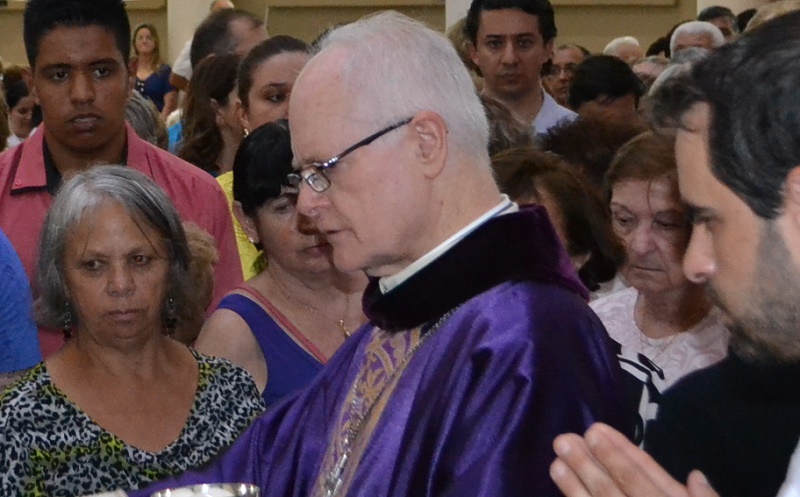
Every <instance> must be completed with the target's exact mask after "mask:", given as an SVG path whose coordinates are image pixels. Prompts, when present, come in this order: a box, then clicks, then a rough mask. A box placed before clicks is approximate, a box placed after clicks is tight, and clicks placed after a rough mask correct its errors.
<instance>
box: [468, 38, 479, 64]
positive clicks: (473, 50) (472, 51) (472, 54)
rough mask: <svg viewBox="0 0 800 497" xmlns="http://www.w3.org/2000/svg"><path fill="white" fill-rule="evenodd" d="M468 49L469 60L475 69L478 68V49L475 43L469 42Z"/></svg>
mask: <svg viewBox="0 0 800 497" xmlns="http://www.w3.org/2000/svg"><path fill="white" fill-rule="evenodd" d="M467 48H468V49H469V58H470V60H471V61H472V63H473V64H475V67H478V48H477V47H476V46H475V43H473V42H469V43H467Z"/></svg>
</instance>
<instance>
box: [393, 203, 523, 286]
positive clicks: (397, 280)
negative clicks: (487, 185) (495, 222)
mask: <svg viewBox="0 0 800 497" xmlns="http://www.w3.org/2000/svg"><path fill="white" fill-rule="evenodd" d="M517 211H519V206H518V205H517V204H515V203H514V202H512V201H511V200H510V199H509V198H508V195H505V194H503V195H501V201H500V203H499V204H497V205H496V206H494V207H492V208H491V209H489V210H488V211H486V213H484V214H483V215H481V216H480V217H479V218H478V219H476V220H474V221H472V222H471V223H469V224H468V225H466V226H465V227H464V228H462V229H461V230H459V231H458V233H456V234H455V235H453V236H451V237H450V238H448V239H447V240H445V241H443V242H442V243H440V244H439V245H437V246H436V247H435V248H434V249H433V250H431V251H430V252H428V253H427V254H425V255H423V256H422V257H420V258H419V259H417V260H416V261H414V262H412V263H411V264H409V265H408V267H406V268H405V269H403V270H402V271H400V272H399V273H395V274H393V275H391V276H386V277H384V278H381V279H380V281H379V282H378V284H379V285H380V289H381V293H387V292H389V291H391V290H393V289H394V288H395V287H396V286H398V285H400V284H401V283H403V282H404V281H405V280H407V279H408V278H410V277H411V276H413V275H414V274H416V273H417V272H419V271H420V270H421V269H422V268H424V267H425V266H427V265H428V264H430V263H431V262H433V261H435V260H436V259H437V258H438V257H439V256H440V255H442V254H444V253H445V252H447V251H448V250H450V249H451V248H452V247H453V246H454V245H455V244H457V243H458V242H460V241H461V240H462V239H463V238H464V237H465V236H467V235H469V234H470V233H472V232H473V231H475V230H476V229H478V228H479V227H480V226H481V225H483V224H484V223H486V222H487V221H489V220H490V219H492V218H495V217H497V216H499V215H502V214H510V213H512V212H517Z"/></svg>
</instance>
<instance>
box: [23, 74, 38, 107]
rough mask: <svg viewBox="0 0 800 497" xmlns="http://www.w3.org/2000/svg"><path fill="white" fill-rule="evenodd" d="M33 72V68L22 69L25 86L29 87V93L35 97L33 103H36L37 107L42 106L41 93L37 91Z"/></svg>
mask: <svg viewBox="0 0 800 497" xmlns="http://www.w3.org/2000/svg"><path fill="white" fill-rule="evenodd" d="M33 71H34V69H33V68H32V67H26V68H24V69H22V79H23V80H25V86H27V87H28V93H30V95H31V96H32V97H33V101H34V102H36V105H40V103H39V91H38V90H37V89H36V85H35V84H34V82H33Z"/></svg>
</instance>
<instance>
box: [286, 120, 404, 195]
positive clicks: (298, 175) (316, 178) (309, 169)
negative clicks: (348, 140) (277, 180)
mask: <svg viewBox="0 0 800 497" xmlns="http://www.w3.org/2000/svg"><path fill="white" fill-rule="evenodd" d="M412 119H413V117H409V118H406V119H403V120H402V121H398V122H396V123H394V124H392V125H391V126H387V127H386V128H383V129H382V130H380V131H378V132H377V133H373V134H371V135H369V136H368V137H366V138H364V139H363V140H361V141H360V142H358V143H356V144H355V145H352V146H350V147H347V148H346V149H345V150H344V152H342V153H340V154H337V155H334V156H333V157H331V158H330V159H328V160H326V161H325V162H312V163H310V164H306V165H304V166H300V167H299V168H297V169H296V170H295V172H293V173H289V175H288V176H287V177H286V178H287V179H288V180H289V184H291V185H292V186H294V187H295V188H300V183H303V182H305V184H307V185H308V186H310V187H311V189H312V190H314V191H315V192H317V193H322V192H324V191H325V190H327V189H328V188H330V186H331V180H329V179H328V177H327V176H326V175H325V172H324V171H325V169H331V168H333V167H335V166H336V164H338V163H339V161H340V160H342V159H344V158H345V156H347V155H348V154H351V153H353V152H355V151H356V150H358V149H359V148H361V147H366V146H367V145H369V144H370V143H372V142H374V141H375V140H377V139H378V138H380V137H381V136H383V135H385V134H386V133H388V132H390V131H393V130H395V129H397V128H399V127H401V126H405V125H406V124H408V123H410V122H411V120H412Z"/></svg>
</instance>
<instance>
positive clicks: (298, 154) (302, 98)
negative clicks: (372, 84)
mask: <svg viewBox="0 0 800 497" xmlns="http://www.w3.org/2000/svg"><path fill="white" fill-rule="evenodd" d="M345 57H346V54H345V53H344V51H343V50H341V49H331V50H327V51H324V52H322V53H320V54H318V55H317V56H315V57H314V58H312V59H311V61H309V63H308V64H306V66H305V68H304V69H303V70H302V72H301V73H300V75H299V76H298V78H297V80H296V81H295V85H294V89H293V91H292V95H291V98H290V100H289V129H290V131H291V135H292V150H293V151H294V154H295V158H296V159H298V160H302V159H305V158H308V155H309V154H312V155H313V154H316V153H318V152H319V151H320V150H325V151H326V152H331V151H330V150H329V149H328V148H326V145H327V144H329V143H335V144H339V143H343V142H346V141H347V138H348V137H352V136H358V135H359V132H360V131H361V130H360V129H359V128H360V127H361V125H362V124H363V128H364V129H368V126H367V125H366V122H362V121H366V119H364V118H362V117H361V116H359V115H357V114H358V113H359V112H357V107H358V106H357V104H358V99H359V98H362V97H363V95H359V91H358V88H357V87H354V84H355V85H356V86H357V78H349V79H348V80H347V82H346V83H345V80H344V72H343V69H342V63H343V62H344V60H345V59H344V58H345ZM354 80H355V81H354ZM375 112H378V111H377V109H375ZM362 138H363V137H362ZM337 152H339V151H335V152H333V153H337ZM314 158H315V159H319V158H320V157H314Z"/></svg>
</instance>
